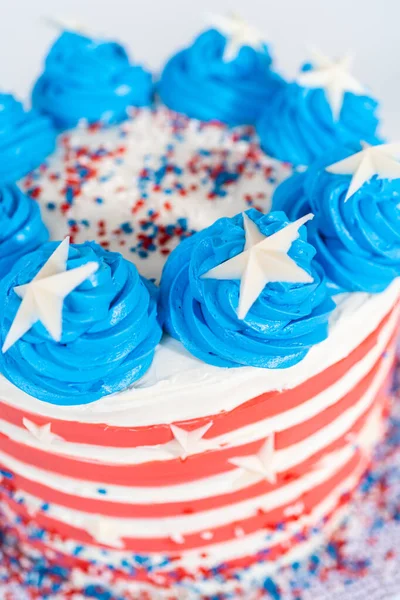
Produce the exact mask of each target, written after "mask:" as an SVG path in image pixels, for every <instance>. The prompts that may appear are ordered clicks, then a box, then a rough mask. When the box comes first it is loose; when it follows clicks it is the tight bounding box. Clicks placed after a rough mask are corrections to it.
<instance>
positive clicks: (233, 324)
mask: <svg viewBox="0 0 400 600" xmlns="http://www.w3.org/2000/svg"><path fill="white" fill-rule="evenodd" d="M245 214H246V217H247V218H249V219H250V220H251V221H252V222H253V224H255V225H256V226H257V227H258V229H259V232H260V235H262V236H273V234H275V233H276V232H278V231H280V230H282V229H283V228H284V227H285V226H287V225H288V222H287V220H286V216H285V214H284V213H282V212H275V213H270V214H269V215H263V214H262V213H260V212H258V211H257V210H255V209H251V210H249V211H247V212H246V213H245ZM299 226H300V224H299ZM245 227H246V225H245V221H244V218H243V216H242V214H239V215H236V217H233V218H231V219H229V218H223V219H219V220H218V221H216V222H215V223H214V225H212V226H211V227H208V228H207V229H204V230H203V231H201V232H199V233H197V234H195V235H194V236H192V237H191V238H189V239H187V240H185V241H184V242H182V243H181V244H180V245H179V246H178V247H177V248H176V249H175V250H174V251H173V253H172V254H171V256H170V258H169V259H168V261H167V263H166V266H165V267H164V271H163V275H162V280H161V307H162V319H163V321H164V324H165V327H166V329H167V331H168V332H169V333H170V334H171V335H172V336H173V337H175V338H177V339H179V340H180V341H181V342H182V344H183V345H184V346H185V347H186V348H187V350H189V352H191V353H192V354H194V356H196V357H198V358H200V359H201V360H203V361H205V362H207V363H210V364H213V365H216V366H221V367H238V366H242V365H251V366H256V367H264V368H283V367H289V366H291V365H293V364H295V363H297V362H299V361H300V360H301V359H302V358H304V356H305V355H306V354H307V352H308V351H309V349H310V348H311V347H312V346H313V345H315V344H317V343H318V342H320V341H322V340H323V339H325V338H326V337H327V333H328V316H329V314H330V312H331V311H332V310H333V308H334V303H333V301H332V300H331V299H330V297H329V295H328V293H327V289H326V285H325V278H324V274H323V272H322V269H321V268H320V266H319V265H318V264H317V263H316V262H315V261H314V260H313V258H314V254H315V250H314V248H313V247H312V246H311V245H310V244H308V243H307V242H306V239H305V233H306V230H305V228H304V227H300V231H299V233H300V237H299V239H296V240H295V241H294V242H293V243H292V244H291V246H290V249H289V251H288V256H289V258H290V259H292V261H293V262H295V263H296V265H297V266H298V267H300V268H301V269H302V270H303V271H304V272H305V274H306V275H308V277H304V278H303V279H297V282H296V283H294V281H295V279H292V280H291V283H285V282H279V281H276V279H274V280H273V282H271V283H267V284H266V285H265V287H263V289H261V292H260V295H259V297H258V299H257V300H256V301H255V302H254V303H253V304H252V305H251V308H250V310H248V312H247V314H246V315H245V317H244V318H243V319H242V318H239V317H238V314H237V311H238V306H239V296H240V293H241V292H242V291H243V290H242V288H241V287H240V282H239V279H238V275H235V274H234V273H232V278H231V279H230V280H226V279H224V280H219V279H209V278H204V274H206V273H208V272H209V271H210V270H211V269H214V268H215V267H216V266H217V265H221V264H222V263H224V262H225V261H227V260H229V259H231V258H232V257H235V256H237V255H239V254H240V253H241V252H243V250H244V249H245V248H248V245H247V242H246V236H245ZM299 281H300V282H301V281H303V283H299ZM304 282H306V283H304ZM242 283H243V280H242Z"/></svg>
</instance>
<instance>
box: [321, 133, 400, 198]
mask: <svg viewBox="0 0 400 600" xmlns="http://www.w3.org/2000/svg"><path fill="white" fill-rule="evenodd" d="M399 160H400V142H393V143H391V144H380V145H379V146H370V145H369V144H366V143H365V142H364V143H363V150H361V151H360V152H357V153H356V154H353V155H352V156H349V157H348V158H344V159H343V160H340V161H339V162H336V163H334V164H333V165H330V166H329V167H326V171H328V173H334V174H335V175H352V176H353V177H352V178H351V182H350V185H349V189H348V190H347V194H346V197H345V199H344V201H345V202H347V200H348V199H349V198H351V196H353V195H354V194H355V193H356V192H358V190H359V189H360V188H361V187H362V186H363V185H364V183H366V182H367V181H370V179H372V177H374V175H376V176H377V177H378V179H390V180H392V179H400V162H399Z"/></svg>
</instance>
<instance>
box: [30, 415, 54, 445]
mask: <svg viewBox="0 0 400 600" xmlns="http://www.w3.org/2000/svg"><path fill="white" fill-rule="evenodd" d="M22 423H23V425H24V427H25V428H26V429H27V430H28V431H29V433H31V434H32V435H33V437H34V438H36V439H37V440H39V442H45V443H48V444H51V443H52V442H54V440H61V438H60V436H59V435H56V434H55V433H53V432H52V431H51V423H46V424H45V425H36V423H33V422H32V421H30V420H29V419H27V418H26V417H24V418H23V419H22Z"/></svg>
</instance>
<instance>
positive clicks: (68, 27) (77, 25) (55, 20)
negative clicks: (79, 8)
mask: <svg viewBox="0 0 400 600" xmlns="http://www.w3.org/2000/svg"><path fill="white" fill-rule="evenodd" d="M42 20H43V22H44V23H46V25H49V26H50V27H53V28H54V29H59V30H60V31H71V32H75V33H80V34H82V35H88V34H89V31H88V28H87V27H86V26H85V25H84V24H83V23H81V22H80V21H77V20H76V19H65V18H62V17H53V16H47V17H42Z"/></svg>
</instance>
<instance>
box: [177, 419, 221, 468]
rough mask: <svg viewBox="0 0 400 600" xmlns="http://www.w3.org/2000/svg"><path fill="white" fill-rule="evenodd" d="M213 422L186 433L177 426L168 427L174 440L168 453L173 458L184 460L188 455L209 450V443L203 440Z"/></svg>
mask: <svg viewBox="0 0 400 600" xmlns="http://www.w3.org/2000/svg"><path fill="white" fill-rule="evenodd" d="M212 424H213V422H212V421H210V422H209V423H206V425H203V426H202V427H199V428H198V429H193V430H192V431H186V430H185V429H182V428H181V427H178V426H177V425H170V429H171V432H172V435H173V436H174V438H175V439H174V440H173V441H172V443H171V444H170V446H169V450H170V452H171V453H172V454H173V455H174V456H179V457H180V458H181V459H182V460H185V459H186V458H187V457H188V456H189V455H190V454H196V453H197V452H202V451H204V450H208V449H209V448H210V442H209V441H208V440H203V436H204V434H205V433H206V432H207V431H208V430H209V429H210V427H211V426H212Z"/></svg>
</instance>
